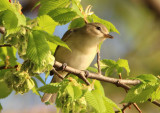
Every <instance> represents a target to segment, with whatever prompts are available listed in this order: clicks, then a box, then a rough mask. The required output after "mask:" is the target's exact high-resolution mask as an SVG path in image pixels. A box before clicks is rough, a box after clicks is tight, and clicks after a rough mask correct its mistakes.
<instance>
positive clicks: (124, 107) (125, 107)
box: [115, 103, 132, 113]
mask: <svg viewBox="0 0 160 113" xmlns="http://www.w3.org/2000/svg"><path fill="white" fill-rule="evenodd" d="M131 104H132V103H128V104H127V105H124V106H123V108H122V109H121V111H122V113H124V111H125V110H126V109H127V108H128V107H129V106H130V105H131ZM119 112H120V111H115V113H119Z"/></svg>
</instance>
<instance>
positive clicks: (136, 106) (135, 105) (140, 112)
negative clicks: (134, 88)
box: [133, 103, 142, 113]
mask: <svg viewBox="0 0 160 113" xmlns="http://www.w3.org/2000/svg"><path fill="white" fill-rule="evenodd" d="M133 105H134V107H135V108H136V109H137V110H138V111H139V113H142V111H141V109H140V108H139V107H138V105H137V104H136V103H133Z"/></svg>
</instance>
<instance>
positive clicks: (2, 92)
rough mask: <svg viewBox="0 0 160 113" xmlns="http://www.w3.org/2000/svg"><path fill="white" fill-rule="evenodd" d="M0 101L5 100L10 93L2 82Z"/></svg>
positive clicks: (0, 82) (10, 90) (0, 83)
mask: <svg viewBox="0 0 160 113" xmlns="http://www.w3.org/2000/svg"><path fill="white" fill-rule="evenodd" d="M0 91H1V93H0V99H2V98H5V97H7V96H9V95H10V94H11V92H12V89H11V88H8V87H7V84H6V83H5V82H4V81H2V80H1V81H0Z"/></svg>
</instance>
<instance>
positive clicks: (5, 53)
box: [0, 47, 17, 66]
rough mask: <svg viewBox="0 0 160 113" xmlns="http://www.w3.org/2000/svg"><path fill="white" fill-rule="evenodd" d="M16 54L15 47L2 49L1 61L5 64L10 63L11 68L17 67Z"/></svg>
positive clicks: (0, 49)
mask: <svg viewBox="0 0 160 113" xmlns="http://www.w3.org/2000/svg"><path fill="white" fill-rule="evenodd" d="M16 52H17V50H16V48H14V47H2V48H0V53H1V54H0V59H2V61H3V62H6V61H9V65H10V66H15V65H17V62H16V60H17V58H16Z"/></svg>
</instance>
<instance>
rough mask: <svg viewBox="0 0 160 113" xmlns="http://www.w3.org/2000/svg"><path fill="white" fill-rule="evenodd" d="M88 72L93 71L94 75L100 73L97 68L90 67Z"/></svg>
mask: <svg viewBox="0 0 160 113" xmlns="http://www.w3.org/2000/svg"><path fill="white" fill-rule="evenodd" d="M87 70H88V71H91V72H94V73H98V70H97V68H94V67H88V68H87Z"/></svg>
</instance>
